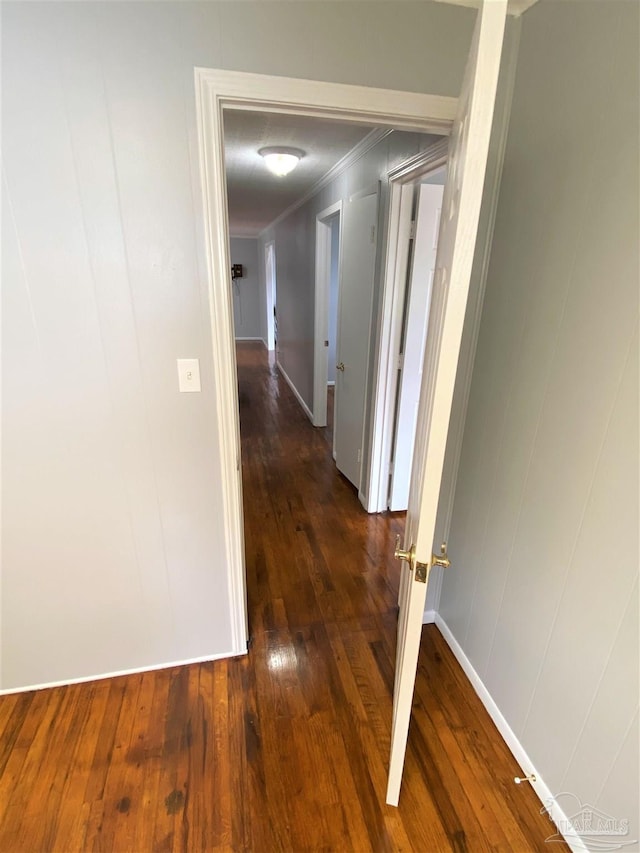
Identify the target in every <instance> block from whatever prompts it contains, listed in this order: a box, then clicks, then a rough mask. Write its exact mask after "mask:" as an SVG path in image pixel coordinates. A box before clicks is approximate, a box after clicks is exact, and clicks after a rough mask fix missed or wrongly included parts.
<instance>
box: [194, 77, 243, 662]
mask: <svg viewBox="0 0 640 853" xmlns="http://www.w3.org/2000/svg"><path fill="white" fill-rule="evenodd" d="M206 79H207V78H206V75H203V74H201V73H200V72H199V71H198V69H196V70H195V87H196V118H197V124H198V154H199V162H200V176H201V184H202V187H201V188H202V207H203V218H204V236H205V243H206V245H205V254H206V261H207V285H208V293H209V315H210V322H211V330H212V334H211V344H212V350H213V352H212V357H213V365H214V374H215V381H214V382H213V383H212V384H213V394H214V398H215V411H216V413H217V429H218V435H219V450H220V453H219V463H220V481H219V483H218V484H217V486H218V491H219V494H220V499H221V502H222V512H221V520H222V529H223V531H224V541H223V542H222V543H220V547H219V559H220V562H221V564H222V565H223V566H227V581H228V596H229V619H230V629H231V638H230V639H231V652H230V653H231V654H242V653H243V652H245V651H246V647H247V640H248V638H249V624H248V608H247V592H246V570H245V556H244V509H243V505H242V473H241V470H240V468H241V462H240V460H241V456H240V418H239V406H238V378H237V376H238V369H237V364H236V347H235V336H234V322H233V302H232V296H231V293H232V290H231V257H230V251H229V239H228V234H229V218H228V206H227V182H226V174H225V166H224V126H223V119H222V106H221V104H220V103H219V99H218V97H217V95H216V92H215V90H213V89H212V87H211V86H209V85H207V83H206Z"/></svg>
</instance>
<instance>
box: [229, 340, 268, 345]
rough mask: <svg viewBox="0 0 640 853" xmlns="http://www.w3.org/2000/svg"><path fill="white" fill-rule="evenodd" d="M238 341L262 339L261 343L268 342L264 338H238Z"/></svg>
mask: <svg viewBox="0 0 640 853" xmlns="http://www.w3.org/2000/svg"><path fill="white" fill-rule="evenodd" d="M236 341H240V342H242V341H260V343H261V344H264V345H265V346H266V344H265V343H264V338H236Z"/></svg>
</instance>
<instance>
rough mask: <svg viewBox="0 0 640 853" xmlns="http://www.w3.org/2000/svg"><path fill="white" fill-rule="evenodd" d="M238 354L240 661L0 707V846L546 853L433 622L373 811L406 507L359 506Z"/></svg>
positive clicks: (317, 438)
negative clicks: (243, 559) (395, 797)
mask: <svg viewBox="0 0 640 853" xmlns="http://www.w3.org/2000/svg"><path fill="white" fill-rule="evenodd" d="M238 363H239V391H240V416H241V430H242V439H243V476H244V498H245V507H246V512H245V526H246V540H247V566H248V597H249V613H250V630H251V637H252V641H251V648H250V653H249V655H247V656H246V657H243V658H241V659H234V660H226V661H217V662H214V663H205V664H198V665H192V666H184V667H174V668H171V669H166V670H161V671H157V672H148V673H144V674H141V675H134V676H126V677H119V678H114V679H109V680H103V681H95V682H92V683H90V684H84V685H74V686H69V687H64V688H56V689H52V690H44V691H38V692H35V693H22V694H15V695H12V696H6V697H2V698H0V851H3V853H4V851H11V853H14V851H29V852H30V853H31V852H32V851H90V850H94V851H165V850H166V851H170V850H175V851H183V850H184V851H208V850H221V851H222V850H224V851H252V853H271V851H294V853H299V852H300V853H301V852H302V851H354V853H360V851H363V853H364V851H370V850H375V851H420V852H421V853H431V851H434V852H435V851H484V850H487V851H488V850H500V851H531V850H540V851H542V850H545V849H548V845H546V844H545V838H547V837H548V836H549V835H550V834H551V833H552V827H551V824H550V823H549V822H548V820H547V819H546V818H544V817H542V816H541V815H540V814H539V808H540V804H539V802H538V800H537V799H536V797H535V795H534V794H533V792H532V791H531V790H530V788H529V787H528V786H526V785H521V786H516V785H514V783H513V777H514V775H516V774H519V773H520V769H519V767H518V766H517V764H516V763H515V761H514V760H513V758H512V756H511V754H510V753H509V751H508V750H507V748H506V746H505V745H504V743H503V741H502V740H501V738H500V737H499V735H498V734H497V732H496V730H495V728H494V726H493V724H492V722H491V720H490V719H489V717H488V715H487V714H486V712H485V710H484V708H483V707H482V705H481V704H480V701H479V699H478V698H477V697H476V695H475V693H474V692H473V690H472V689H471V687H470V685H469V683H468V682H467V680H466V678H465V676H464V674H463V673H462V671H461V669H460V667H459V666H458V664H457V662H456V661H455V659H454V658H453V656H452V654H451V652H450V650H449V649H448V647H447V645H446V644H445V642H444V641H443V639H442V637H441V636H440V634H439V632H438V630H437V629H436V628H435V627H434V626H426V627H425V629H424V634H423V643H422V649H421V655H420V662H419V671H418V682H417V689H416V695H415V701H414V715H413V722H412V726H411V732H410V735H409V748H408V753H407V763H406V771H405V779H404V783H403V788H402V793H401V799H400V806H399V808H398V809H394V808H391V807H387V806H386V805H385V804H384V794H385V786H386V770H387V761H388V751H389V738H390V728H391V693H392V688H393V667H394V648H395V626H396V597H397V585H398V572H399V565H398V564H397V563H395V562H394V561H393V559H392V558H391V555H392V552H393V541H394V537H395V534H396V532H399V531H400V530H401V528H402V517H401V516H395V517H394V516H393V515H389V514H387V515H381V516H368V515H367V514H366V513H365V512H364V511H363V510H362V508H361V507H360V505H359V503H358V500H357V496H356V494H355V490H354V489H353V487H352V486H351V485H350V484H348V483H347V482H346V481H345V480H344V479H343V478H342V477H341V476H340V475H339V474H337V472H336V470H335V466H334V464H333V460H332V458H331V450H330V444H329V442H330V438H329V431H328V430H316V429H314V428H313V427H312V426H311V425H310V424H309V422H308V421H307V419H306V418H305V416H304V414H303V413H302V411H301V410H300V408H299V406H298V404H297V403H296V401H295V399H294V397H293V395H292V394H291V392H290V390H289V388H288V387H287V385H286V383H285V382H284V381H283V380H282V378H281V377H280V376H279V374H278V372H277V371H276V369H275V367H274V366H273V364H272V363H271V364H270V363H269V362H268V359H267V356H266V352H265V351H264V349H263V348H262V347H261V346H257V345H252V344H245V345H240V346H239V349H238ZM554 849H555V846H554Z"/></svg>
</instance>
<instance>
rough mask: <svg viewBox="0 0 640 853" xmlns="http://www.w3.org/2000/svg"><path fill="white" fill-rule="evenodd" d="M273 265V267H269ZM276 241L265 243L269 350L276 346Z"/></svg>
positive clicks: (265, 295) (265, 291)
mask: <svg viewBox="0 0 640 853" xmlns="http://www.w3.org/2000/svg"><path fill="white" fill-rule="evenodd" d="M269 266H271V269H269ZM277 292H278V291H277V288H276V241H275V240H269V241H268V242H266V243H265V244H264V301H265V306H266V310H267V339H266V341H265V344H266V345H267V351H268V352H273V351H274V350H275V348H276V339H275V321H274V313H273V312H274V309H275V307H276V299H275V298H274V295H276V294H277Z"/></svg>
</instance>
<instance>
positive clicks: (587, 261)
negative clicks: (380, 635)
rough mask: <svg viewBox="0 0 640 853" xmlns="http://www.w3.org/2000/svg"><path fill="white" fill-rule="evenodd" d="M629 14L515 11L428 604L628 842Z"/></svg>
mask: <svg viewBox="0 0 640 853" xmlns="http://www.w3.org/2000/svg"><path fill="white" fill-rule="evenodd" d="M638 12H639V7H638V5H637V4H636V3H620V2H607V3H599V2H585V3H556V2H549V3H539V4H537V5H535V6H534V7H533V8H532V9H531V10H529V11H528V12H527V13H526V14H525V16H524V18H523V27H522V38H521V44H520V54H519V61H518V69H517V80H516V88H515V94H514V100H513V109H512V117H511V124H510V129H509V137H508V143H507V151H506V160H505V168H504V173H503V177H502V186H501V192H500V200H499V207H498V213H497V221H496V231H495V236H494V240H493V248H492V254H491V264H490V269H489V277H488V284H487V295H486V299H485V304H484V311H483V316H482V326H481V330H480V338H479V346H478V352H477V358H476V363H475V369H474V374H473V382H472V388H471V398H470V404H469V410H468V417H467V422H466V428H465V437H464V446H463V454H462V459H461V465H460V472H459V478H458V484H457V490H456V500H455V510H454V516H453V524H452V529H451V536H450V540H449V555H450V557H451V560H452V568H451V569H450V570H449V571H448V572H445V575H444V582H443V587H442V596H441V601H440V614H441V615H442V617H443V618H444V620H445V621H446V623H447V625H448V626H449V627H450V629H451V631H452V632H453V634H454V636H455V638H456V639H457V641H458V642H459V643H460V645H461V646H462V648H463V650H464V652H465V653H466V655H467V657H468V658H469V659H470V661H471V663H472V664H473V666H474V667H475V669H476V670H477V672H478V673H479V675H480V677H481V678H482V680H483V681H484V684H485V686H486V687H487V688H488V690H489V692H490V693H491V694H492V696H493V698H494V699H495V701H496V702H497V704H498V706H499V708H500V710H501V711H502V713H503V715H504V716H505V718H506V720H507V722H508V723H509V725H510V726H511V728H512V729H513V731H514V732H515V734H516V736H517V737H518V738H519V739H520V741H521V743H522V744H523V746H524V748H525V750H526V751H527V753H528V754H529V756H530V758H531V760H532V761H533V763H534V765H535V766H536V768H537V770H538V771H539V773H540V774H541V776H542V778H543V779H544V781H545V782H546V784H547V785H548V786H549V788H550V789H551V790H552V792H553V793H554V794H557V793H560V792H570V793H572V794H574V795H576V796H577V797H578V798H579V799H580V800H581V801H582V802H583V803H589V804H591V805H593V806H595V807H597V808H599V809H601V810H602V811H604V812H606V813H608V814H610V815H611V816H613V817H614V818H617V819H623V818H629V819H630V821H631V827H630V832H629V835H628V836H627V839H625V840H631V839H638V838H639V837H640V825H639V820H638V793H639V792H638V688H639V685H638V564H639V556H638V434H639V430H638V280H639V269H638V230H639V229H638V150H639V145H638V143H639V140H638V105H639V100H640V99H639V93H638V79H639V75H638V55H639V51H638V32H639V26H638V25H639V16H638ZM505 784H508V782H505ZM561 805H564V806H567V807H568V809H569V813H570V814H573V813H575V812H576V811H577V808H578V807H577V806H576V804H575V801H574V802H573V803H572V802H571V801H570V800H566V801H563V800H562V799H561ZM633 849H638V848H637V846H634V847H633Z"/></svg>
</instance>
